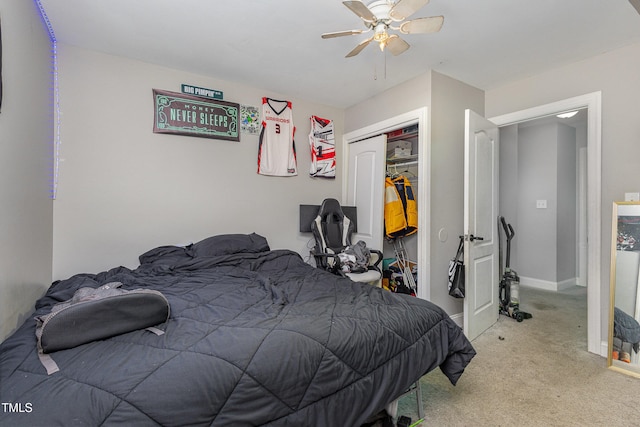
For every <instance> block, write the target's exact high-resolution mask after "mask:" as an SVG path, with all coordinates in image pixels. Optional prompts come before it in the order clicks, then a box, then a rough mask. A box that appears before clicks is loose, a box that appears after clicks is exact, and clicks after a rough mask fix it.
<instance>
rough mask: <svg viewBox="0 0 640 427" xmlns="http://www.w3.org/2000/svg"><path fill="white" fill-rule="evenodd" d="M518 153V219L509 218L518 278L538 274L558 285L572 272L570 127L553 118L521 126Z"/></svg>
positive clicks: (573, 196)
mask: <svg viewBox="0 0 640 427" xmlns="http://www.w3.org/2000/svg"><path fill="white" fill-rule="evenodd" d="M503 142H504V143H505V145H512V144H509V142H510V141H509V140H505V141H503ZM517 159H518V160H517V175H515V176H516V177H517V178H516V179H515V180H514V181H515V182H517V184H518V185H517V190H516V191H515V193H517V194H516V196H515V197H516V198H515V200H517V213H516V218H517V225H515V224H514V222H513V221H510V220H508V221H509V222H511V224H512V225H513V226H514V229H515V230H516V237H515V238H514V239H513V241H512V246H513V247H517V265H518V269H517V270H516V271H518V274H519V275H520V276H521V278H522V280H523V284H526V281H527V279H537V280H542V281H545V282H550V284H553V285H557V284H558V283H559V282H563V281H565V280H570V279H572V278H575V277H576V259H575V258H576V132H575V129H574V128H572V127H569V126H566V125H562V124H556V123H551V124H545V125H536V126H527V127H522V128H520V130H519V132H518V135H517ZM504 172H505V176H506V171H504ZM511 191H513V190H511ZM538 200H546V202H547V208H546V209H539V208H537V206H536V202H537V201H538ZM512 256H515V255H513V254H512ZM512 267H514V269H515V264H514V265H512Z"/></svg>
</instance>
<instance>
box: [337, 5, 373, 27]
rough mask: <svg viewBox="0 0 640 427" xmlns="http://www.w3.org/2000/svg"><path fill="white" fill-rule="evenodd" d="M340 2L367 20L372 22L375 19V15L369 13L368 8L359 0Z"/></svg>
mask: <svg viewBox="0 0 640 427" xmlns="http://www.w3.org/2000/svg"><path fill="white" fill-rule="evenodd" d="M342 4H344V5H345V6H347V7H348V8H349V9H350V10H351V11H352V12H353V13H355V14H356V15H358V16H359V17H360V18H362V19H364V20H365V21H367V22H374V21H375V20H376V17H375V16H374V15H373V13H371V11H370V10H369V8H368V7H367V6H365V4H364V3H362V2H361V1H359V0H354V1H343V2H342Z"/></svg>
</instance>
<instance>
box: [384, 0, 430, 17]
mask: <svg viewBox="0 0 640 427" xmlns="http://www.w3.org/2000/svg"><path fill="white" fill-rule="evenodd" d="M427 3H429V0H400V1H398V3H396V4H395V6H393V7H392V8H391V10H390V11H389V16H390V17H391V19H393V20H394V21H403V20H405V19H407V18H408V17H410V16H411V15H413V14H414V13H416V12H417V11H418V9H420V8H421V7H422V6H424V5H426V4H427Z"/></svg>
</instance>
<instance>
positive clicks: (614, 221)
mask: <svg viewBox="0 0 640 427" xmlns="http://www.w3.org/2000/svg"><path fill="white" fill-rule="evenodd" d="M620 206H637V207H638V216H639V217H640V201H637V202H613V213H612V215H611V270H610V279H609V345H608V349H607V367H608V368H609V369H612V370H614V371H618V372H622V373H624V374H627V375H631V376H634V377H636V378H640V364H639V365H638V366H633V365H629V364H628V363H625V362H620V361H618V360H614V359H613V319H614V308H615V296H616V255H617V242H618V212H619V207H620ZM639 291H640V290H639Z"/></svg>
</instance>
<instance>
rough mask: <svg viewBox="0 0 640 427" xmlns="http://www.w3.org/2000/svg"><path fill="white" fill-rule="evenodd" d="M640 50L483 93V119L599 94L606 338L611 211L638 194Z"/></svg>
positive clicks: (604, 329) (631, 49)
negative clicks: (627, 194)
mask: <svg viewBox="0 0 640 427" xmlns="http://www.w3.org/2000/svg"><path fill="white" fill-rule="evenodd" d="M639 69H640V44H634V45H631V46H627V47H624V48H621V49H617V50H614V51H610V52H606V53H603V54H602V55H599V56H596V57H592V58H589V59H586V60H584V61H580V62H576V63H574V64H571V65H567V66H565V67H561V68H557V69H555V70H552V71H549V72H546V73H543V74H539V75H536V76H532V77H529V78H526V79H522V80H519V81H516V82H511V83H508V84H505V85H503V86H500V87H497V88H494V89H490V90H487V91H486V113H487V117H495V116H498V115H501V114H506V113H511V112H514V111H519V110H524V109H526V108H531V107H535V106H538V105H543V104H547V103H550V102H555V101H559V100H562V99H566V98H571V97H574V96H579V95H584V94H587V93H592V92H596V91H601V92H602V206H601V209H602V224H601V229H602V236H601V237H602V245H603V248H602V255H601V256H602V259H601V279H600V282H601V287H602V289H601V292H600V294H601V313H602V316H601V332H602V336H603V337H606V336H607V322H608V313H609V298H608V295H609V270H610V268H609V264H610V262H609V260H610V256H611V254H610V251H611V250H610V246H611V245H610V242H611V211H612V208H611V206H612V202H613V201H614V200H624V193H625V192H637V191H640V169H639V168H638V165H637V163H638V158H640V144H639V143H638V138H639V137H640V121H639V120H638V117H637V115H638V114H637V111H638V108H637V102H638V99H640V78H638V70H639Z"/></svg>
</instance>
